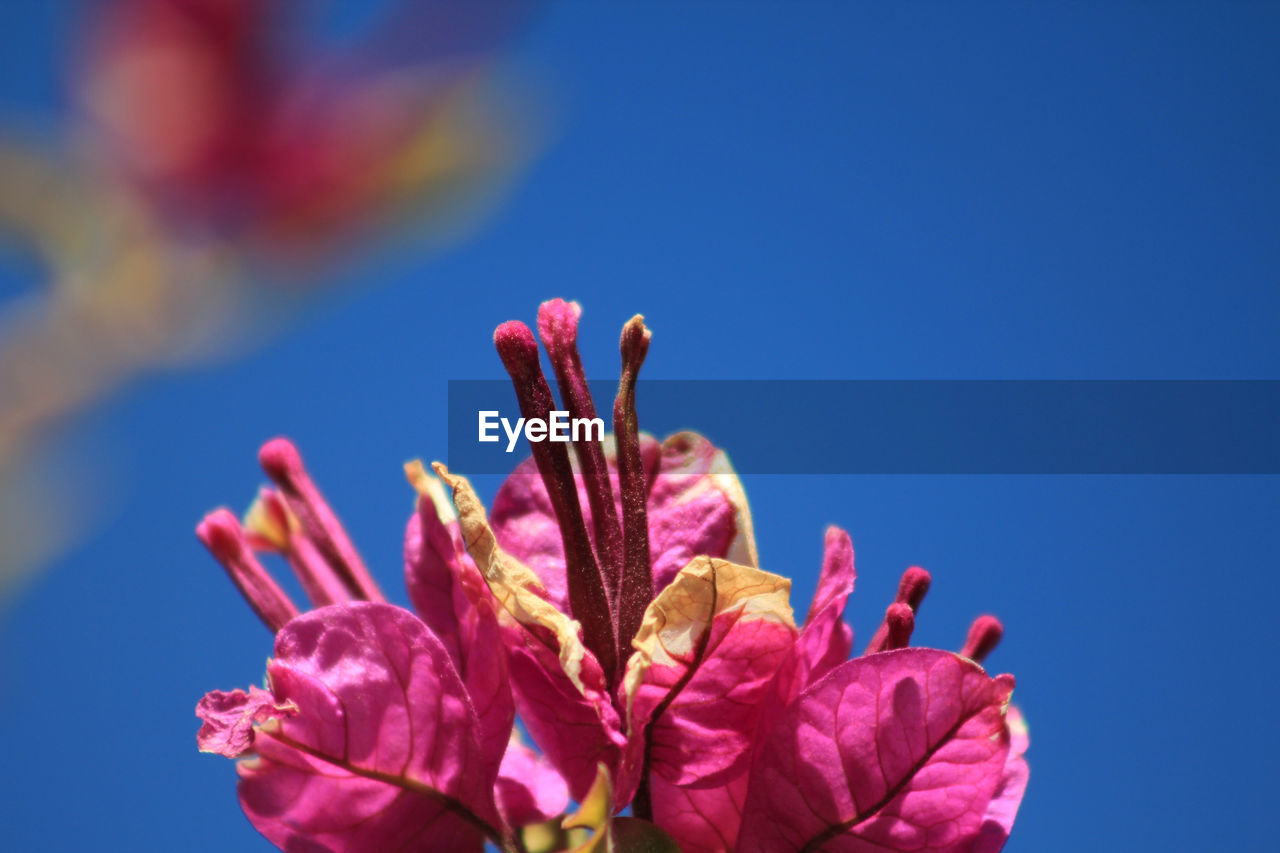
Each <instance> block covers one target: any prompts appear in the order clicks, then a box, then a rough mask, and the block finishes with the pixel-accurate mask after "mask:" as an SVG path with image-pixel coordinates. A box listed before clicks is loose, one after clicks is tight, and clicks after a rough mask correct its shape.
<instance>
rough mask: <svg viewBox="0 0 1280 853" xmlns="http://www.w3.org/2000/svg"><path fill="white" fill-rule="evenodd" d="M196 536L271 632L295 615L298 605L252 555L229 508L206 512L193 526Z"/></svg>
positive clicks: (238, 523)
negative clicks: (202, 518) (201, 519)
mask: <svg viewBox="0 0 1280 853" xmlns="http://www.w3.org/2000/svg"><path fill="white" fill-rule="evenodd" d="M196 536H198V537H199V538H200V541H201V542H203V543H204V546H205V547H206V548H208V549H209V553H210V554H212V555H213V557H214V559H215V560H217V561H218V562H219V563H221V564H222V567H223V568H224V569H226V570H227V575H228V576H229V577H230V578H231V582H232V583H234V584H235V585H236V589H238V590H240V594H241V595H242V596H244V600H245V601H247V602H249V606H250V607H252V608H253V612H254V613H256V614H258V618H259V619H261V620H262V623H263V624H264V625H266V626H267V628H268V629H269V630H270V631H271V632H272V633H275V632H276V631H279V630H280V629H281V628H283V627H284V625H285V623H286V622H288V621H289V620H290V619H292V618H293V617H295V616H297V615H298V608H297V607H295V606H294V604H293V602H292V601H291V600H289V596H288V595H287V594H286V593H285V591H284V590H283V589H281V588H280V585H279V584H277V583H276V582H275V580H274V579H273V578H272V577H271V575H270V574H268V573H267V570H266V569H265V568H264V567H263V565H262V563H260V562H258V558H257V557H255V556H254V555H253V550H252V549H251V548H250V547H249V543H248V542H247V541H246V540H245V537H244V531H243V530H241V529H240V522H239V521H237V520H236V517H235V514H234V513H232V512H231V511H230V510H228V509H216V510H214V511H213V512H211V513H209V514H208V515H206V516H205V518H204V520H203V521H201V522H200V524H198V525H197V526H196Z"/></svg>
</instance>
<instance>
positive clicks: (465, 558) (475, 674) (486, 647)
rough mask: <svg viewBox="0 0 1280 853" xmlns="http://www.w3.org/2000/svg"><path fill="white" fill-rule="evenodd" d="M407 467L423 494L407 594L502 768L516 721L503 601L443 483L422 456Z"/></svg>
mask: <svg viewBox="0 0 1280 853" xmlns="http://www.w3.org/2000/svg"><path fill="white" fill-rule="evenodd" d="M405 470H406V472H407V473H408V475H409V480H410V482H411V483H412V484H413V485H414V487H415V488H416V489H417V490H418V493H419V494H418V506H417V511H416V512H415V513H414V514H413V515H412V516H411V517H410V518H409V525H408V529H407V530H406V532H405V583H406V585H407V587H408V589H409V600H410V601H411V602H412V603H413V606H414V609H415V610H417V611H418V615H419V616H421V617H422V620H423V622H425V623H426V625H427V627H428V628H430V629H431V630H432V632H434V633H435V635H436V637H437V638H439V639H440V640H441V642H442V643H444V645H445V648H446V649H448V651H449V654H450V657H451V658H452V660H453V664H454V666H455V667H456V668H457V670H458V674H459V675H461V676H462V681H463V683H464V684H465V685H466V687H467V694H468V695H469V696H470V697H471V702H472V704H473V705H474V706H475V709H476V714H477V716H478V718H479V721H480V732H479V738H480V744H481V747H482V748H483V749H484V752H485V757H486V766H487V765H488V764H492V765H494V766H497V765H498V764H499V763H501V762H502V760H503V753H504V748H503V744H504V743H505V741H506V737H507V734H508V733H509V732H510V731H511V726H512V723H513V722H514V720H515V701H514V699H513V698H512V695H511V682H510V670H509V667H508V665H507V653H506V649H505V647H504V645H503V642H502V632H501V628H500V627H499V624H498V616H497V611H496V608H497V606H498V605H497V602H496V601H494V599H493V594H492V593H491V592H490V591H489V587H488V585H487V584H485V582H484V578H482V577H481V576H480V572H479V570H478V569H477V568H476V566H475V563H474V562H472V560H471V557H470V555H468V554H467V552H466V548H465V547H464V545H463V542H462V533H461V529H460V527H459V525H458V519H457V516H456V515H455V514H454V511H453V505H452V504H451V503H450V502H449V498H448V496H447V495H446V494H445V488H444V485H443V484H442V483H441V482H440V481H439V480H438V479H436V478H435V477H432V476H431V475H429V474H427V473H426V471H425V470H423V467H422V463H420V462H411V463H409V465H407V466H405Z"/></svg>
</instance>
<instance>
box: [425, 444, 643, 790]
mask: <svg viewBox="0 0 1280 853" xmlns="http://www.w3.org/2000/svg"><path fill="white" fill-rule="evenodd" d="M435 470H436V473H437V474H438V475H439V476H440V478H441V479H442V480H444V481H445V483H446V484H448V485H449V486H450V487H451V488H452V489H453V501H454V505H455V506H456V507H457V509H458V518H459V523H460V524H461V527H462V535H463V539H464V541H465V542H466V543H467V550H468V551H469V552H470V554H471V557H472V559H473V560H474V561H475V564H476V566H477V568H479V569H480V571H481V574H483V575H484V579H485V580H486V581H487V582H488V584H489V589H490V590H491V591H492V592H493V595H494V598H495V599H496V600H497V602H498V603H499V604H500V605H501V607H502V611H501V613H500V614H499V616H500V619H501V622H502V626H503V632H502V634H503V641H504V642H505V644H506V647H507V654H508V660H509V662H510V666H511V683H512V687H513V689H514V691H515V696H516V704H517V708H518V710H519V712H520V718H521V719H522V720H523V721H524V723H525V726H526V727H527V728H528V729H529V734H531V735H532V736H533V739H534V741H535V742H536V743H537V744H538V747H539V748H540V749H541V750H542V752H543V753H544V754H545V755H546V756H547V758H548V759H549V760H550V761H551V762H552V763H553V764H554V765H555V767H556V769H558V770H559V771H560V772H561V773H562V774H563V775H564V777H565V780H566V781H567V782H568V783H569V791H570V793H571V794H572V795H573V797H574V798H575V799H581V798H582V797H583V796H585V795H586V793H587V791H588V790H589V789H590V787H591V785H592V783H593V782H594V781H595V778H596V771H597V765H598V764H601V763H603V764H604V765H605V766H606V767H607V768H609V769H610V772H612V770H613V769H614V768H616V767H617V764H618V756H619V750H620V747H621V745H622V743H623V742H624V738H623V736H622V733H621V721H620V720H619V719H618V714H617V711H615V710H614V708H613V704H612V702H611V701H610V698H609V691H608V686H607V684H606V682H605V678H604V671H603V670H602V669H601V667H600V664H599V662H598V661H597V660H596V659H595V656H594V655H592V654H591V652H590V651H588V650H587V648H586V647H585V646H584V645H583V643H582V637H581V629H580V627H579V625H578V623H577V622H575V621H574V620H572V619H570V618H569V617H568V616H566V615H565V614H564V613H563V612H561V611H560V610H557V609H556V607H555V606H554V605H553V604H551V603H550V602H549V601H547V600H546V599H545V598H544V597H543V588H542V585H541V583H540V581H539V580H538V578H537V576H536V575H534V573H533V572H532V571H531V570H530V569H529V567H528V566H525V565H524V564H523V563H521V562H520V561H519V560H517V559H516V558H515V557H513V556H511V555H510V554H508V553H507V552H506V551H504V550H503V549H502V548H501V547H499V545H498V542H497V540H496V538H495V537H494V534H493V531H492V529H490V527H489V523H488V519H487V517H486V515H485V511H484V505H483V504H481V503H480V499H479V498H478V497H477V496H476V494H475V491H474V490H473V489H472V488H471V484H470V483H469V482H467V480H466V478H465V477H459V476H455V475H453V474H450V473H449V470H448V469H447V468H445V467H444V466H443V465H440V464H439V463H437V464H436V465H435Z"/></svg>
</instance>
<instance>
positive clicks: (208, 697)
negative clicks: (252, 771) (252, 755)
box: [196, 687, 298, 758]
mask: <svg viewBox="0 0 1280 853" xmlns="http://www.w3.org/2000/svg"><path fill="white" fill-rule="evenodd" d="M297 712H298V709H297V706H295V705H294V704H293V703H292V702H284V703H278V702H276V700H275V697H274V696H272V695H271V694H270V693H268V692H267V691H266V690H263V689H262V688H260V687H250V688H249V692H248V693H245V692H244V691H243V690H232V691H230V692H226V691H223V690H212V691H210V692H208V693H206V694H205V696H204V698H203V699H201V700H200V702H199V704H197V705H196V716H197V717H199V718H200V719H201V720H204V725H203V726H201V727H200V731H199V732H198V733H197V734H196V743H197V744H198V745H199V747H200V751H201V752H213V753H217V754H218V755H225V756H226V757H227V758H239V757H240V756H242V755H244V754H245V753H248V752H252V751H253V725H254V723H265V722H266V721H267V720H269V719H272V718H273V717H279V716H284V715H292V714H296V713H297Z"/></svg>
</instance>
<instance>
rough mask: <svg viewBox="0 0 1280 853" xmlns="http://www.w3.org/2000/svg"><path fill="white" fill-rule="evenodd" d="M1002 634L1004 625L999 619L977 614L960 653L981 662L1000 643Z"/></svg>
mask: <svg viewBox="0 0 1280 853" xmlns="http://www.w3.org/2000/svg"><path fill="white" fill-rule="evenodd" d="M1003 636H1004V626H1003V625H1001V624H1000V620H999V619H997V618H996V617H994V616H979V617H978V618H977V619H974V620H973V624H972V625H970V626H969V638H968V639H967V640H965V641H964V648H963V649H961V650H960V654H962V655H964V656H965V657H967V658H969V659H970V660H972V661H974V662H975V663H982V662H983V661H984V660H985V659H986V657H987V655H989V654H991V652H992V651H994V650H995V647H996V646H998V645H1000V639H1001V638H1002V637H1003Z"/></svg>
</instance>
